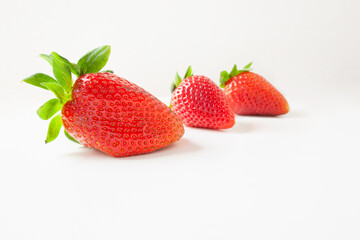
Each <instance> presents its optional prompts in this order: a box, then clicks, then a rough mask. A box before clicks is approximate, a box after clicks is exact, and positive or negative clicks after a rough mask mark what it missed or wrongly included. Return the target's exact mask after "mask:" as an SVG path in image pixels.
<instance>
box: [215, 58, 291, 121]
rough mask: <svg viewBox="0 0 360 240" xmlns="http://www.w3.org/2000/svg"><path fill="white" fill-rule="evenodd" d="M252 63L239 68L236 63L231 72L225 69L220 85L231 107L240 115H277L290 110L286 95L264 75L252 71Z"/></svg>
mask: <svg viewBox="0 0 360 240" xmlns="http://www.w3.org/2000/svg"><path fill="white" fill-rule="evenodd" d="M251 65H252V63H249V64H248V65H246V66H245V67H244V68H243V69H241V70H238V69H237V67H236V65H234V67H233V69H232V70H231V72H230V73H228V72H226V71H223V72H221V77H220V87H222V88H224V93H225V95H226V98H227V99H228V102H229V103H230V106H231V108H232V109H233V111H234V112H235V113H236V114H239V115H265V116H276V115H281V114H285V113H288V112H289V104H288V102H287V101H286V99H285V97H284V96H283V95H282V94H281V93H280V92H279V91H278V90H277V89H276V88H275V87H274V86H273V85H271V84H270V83H269V82H268V81H266V80H265V78H263V77H262V76H260V75H258V74H256V73H253V72H250V71H251V70H252V69H250V67H251Z"/></svg>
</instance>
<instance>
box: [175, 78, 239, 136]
mask: <svg viewBox="0 0 360 240" xmlns="http://www.w3.org/2000/svg"><path fill="white" fill-rule="evenodd" d="M171 106H172V110H173V111H174V112H176V113H177V114H178V115H179V116H180V118H181V120H182V121H183V123H184V124H185V125H186V126H188V127H200V128H213V129H226V128H231V127H232V126H234V124H235V116H234V113H233V112H232V110H231V108H230V106H229V104H228V102H227V101H226V98H225V95H224V93H223V92H222V90H221V89H220V88H219V87H218V86H217V85H216V84H215V83H214V82H213V81H211V80H210V79H209V78H207V77H204V76H190V77H188V78H185V79H184V80H182V82H181V83H180V85H179V86H178V87H177V88H176V89H175V90H174V92H173V94H172V97H171Z"/></svg>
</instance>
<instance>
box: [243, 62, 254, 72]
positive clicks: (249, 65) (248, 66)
mask: <svg viewBox="0 0 360 240" xmlns="http://www.w3.org/2000/svg"><path fill="white" fill-rule="evenodd" d="M252 64H253V62H250V63H249V64H248V65H246V66H245V67H244V68H243V69H244V70H246V69H250V67H251V65H252Z"/></svg>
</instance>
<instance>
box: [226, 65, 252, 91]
mask: <svg viewBox="0 0 360 240" xmlns="http://www.w3.org/2000/svg"><path fill="white" fill-rule="evenodd" d="M251 65H252V62H250V63H249V64H248V65H246V66H245V67H243V69H240V70H239V69H237V66H236V64H235V65H234V67H233V69H232V70H231V72H230V73H228V72H227V71H222V72H221V73H220V87H221V88H224V87H225V84H226V83H227V81H229V79H230V78H232V77H235V76H236V75H238V74H240V73H243V72H250V71H251V70H252V69H251V68H250V67H251Z"/></svg>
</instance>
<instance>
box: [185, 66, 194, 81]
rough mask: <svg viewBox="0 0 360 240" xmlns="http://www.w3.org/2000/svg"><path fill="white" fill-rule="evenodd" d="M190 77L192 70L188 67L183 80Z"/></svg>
mask: <svg viewBox="0 0 360 240" xmlns="http://www.w3.org/2000/svg"><path fill="white" fill-rule="evenodd" d="M190 76H192V68H191V66H189V67H188V68H187V70H186V73H185V76H184V79H185V78H188V77H190Z"/></svg>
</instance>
